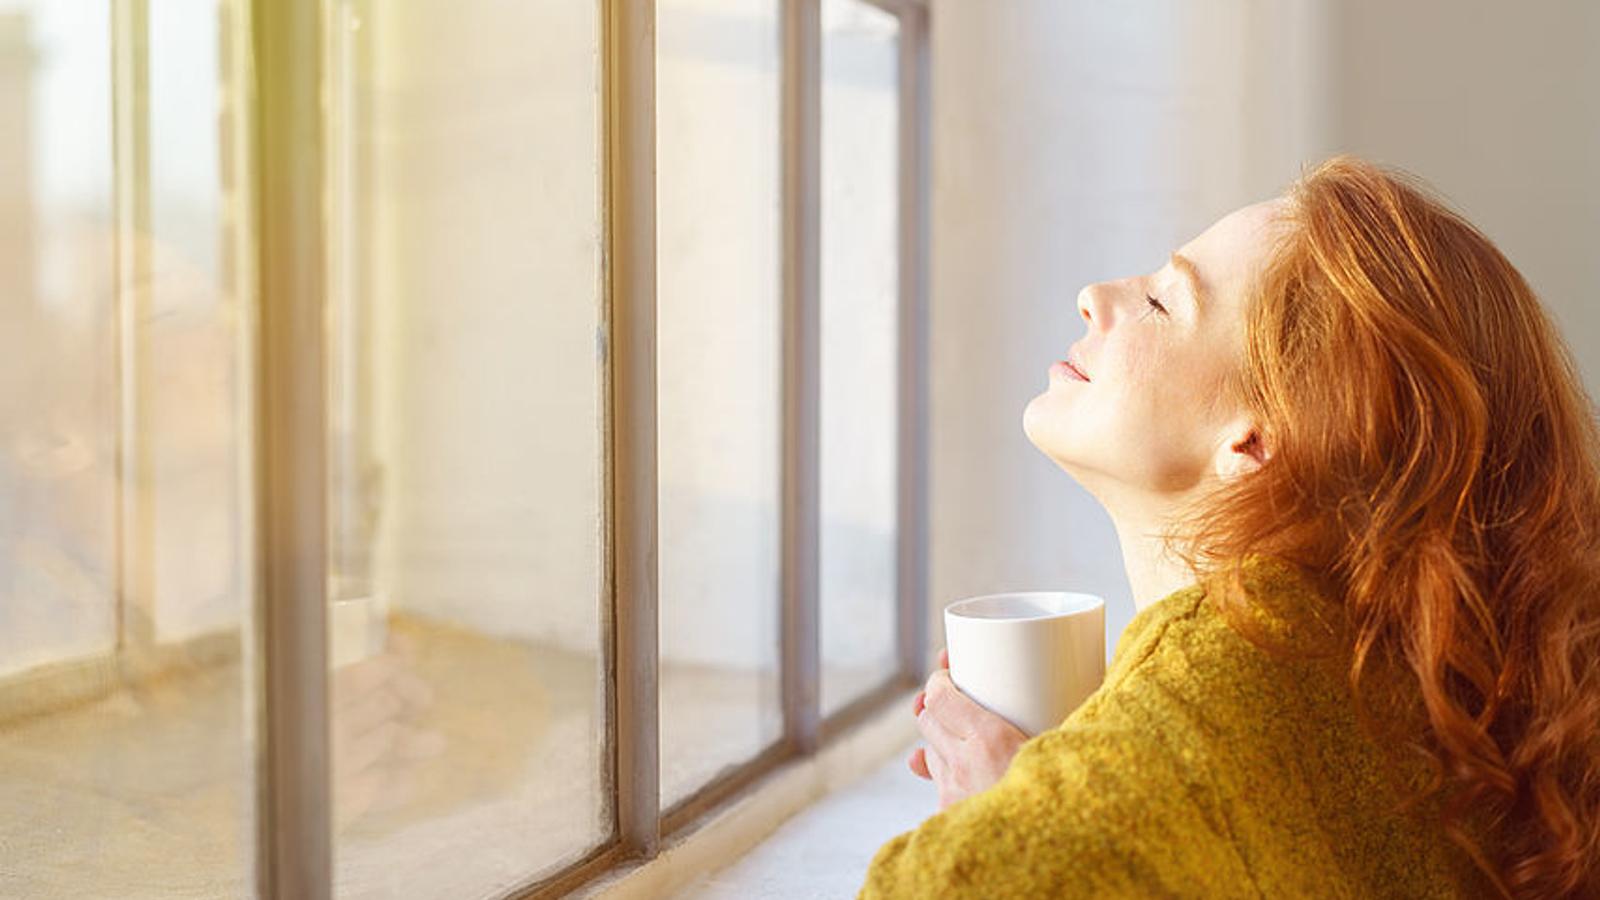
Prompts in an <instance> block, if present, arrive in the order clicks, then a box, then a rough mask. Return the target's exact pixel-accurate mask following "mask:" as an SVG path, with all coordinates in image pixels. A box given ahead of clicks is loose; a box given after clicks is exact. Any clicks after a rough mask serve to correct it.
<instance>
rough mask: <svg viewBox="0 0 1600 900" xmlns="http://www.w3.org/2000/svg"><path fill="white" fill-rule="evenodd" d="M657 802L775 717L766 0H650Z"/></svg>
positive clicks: (774, 321)
mask: <svg viewBox="0 0 1600 900" xmlns="http://www.w3.org/2000/svg"><path fill="white" fill-rule="evenodd" d="M657 22H658V26H659V35H660V36H659V40H658V45H657V54H658V56H657V73H656V104H657V106H656V127H657V137H656V152H657V155H658V160H659V166H658V169H657V189H656V190H657V197H658V209H657V213H656V215H657V220H656V221H657V229H658V234H659V248H660V256H659V263H658V268H657V273H658V274H657V277H658V285H659V286H658V292H659V293H658V303H659V310H658V312H657V324H656V331H657V340H658V342H659V346H658V351H657V352H658V353H659V357H658V363H657V373H658V376H657V377H658V382H659V399H658V403H659V410H658V426H657V427H658V429H659V431H658V435H659V451H658V452H659V465H660V501H659V502H660V509H659V515H660V535H661V537H660V541H661V549H660V553H661V556H660V560H661V562H660V576H659V577H660V582H661V583H660V596H661V614H660V615H661V619H660V623H661V624H660V627H661V675H660V685H661V802H662V805H663V806H664V807H665V806H670V805H671V804H673V803H675V802H676V801H678V800H680V799H682V798H683V797H685V796H687V795H688V794H689V793H691V792H692V791H694V790H695V789H696V788H698V787H700V786H701V785H703V784H705V783H706V782H707V781H708V780H710V779H711V778H713V777H714V776H715V775H716V774H717V773H718V772H719V771H722V770H724V769H726V768H727V767H729V766H732V765H736V764H738V763H740V762H743V761H745V760H748V759H750V758H751V757H753V756H755V755H756V754H757V753H759V752H760V751H761V750H762V749H763V748H765V747H766V746H767V745H769V744H771V743H772V742H774V741H776V740H777V739H778V737H779V736H780V735H781V733H782V730H783V714H782V704H781V701H780V699H779V696H778V652H779V650H778V648H779V638H778V614H779V599H778V529H779V517H778V509H779V507H778V499H779V490H780V485H779V461H780V458H781V456H780V452H781V451H780V447H779V444H778V438H779V433H780V427H781V410H782V404H781V396H780V390H781V384H780V376H781V374H782V347H781V343H780V337H781V334H780V330H779V315H780V310H781V307H780V294H779V278H780V265H779V258H778V249H779V240H780V235H779V221H778V214H779V200H780V196H779V188H780V184H781V182H780V179H779V171H778V165H779V148H778V68H779V66H778V4H777V2H776V0H760V2H750V0H663V2H661V3H659V4H658V5H657Z"/></svg>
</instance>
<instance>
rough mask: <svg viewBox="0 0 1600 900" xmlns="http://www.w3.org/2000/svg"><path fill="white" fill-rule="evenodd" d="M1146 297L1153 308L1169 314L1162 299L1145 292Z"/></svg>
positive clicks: (1163, 313)
mask: <svg viewBox="0 0 1600 900" xmlns="http://www.w3.org/2000/svg"><path fill="white" fill-rule="evenodd" d="M1144 299H1145V300H1147V301H1149V303H1150V308H1151V309H1154V310H1156V311H1157V312H1159V313H1161V314H1162V315H1167V308H1166V307H1165V306H1162V305H1161V301H1160V300H1157V299H1156V298H1154V297H1152V296H1150V295H1149V294H1145V295H1144Z"/></svg>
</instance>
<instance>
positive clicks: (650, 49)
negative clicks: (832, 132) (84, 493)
mask: <svg viewBox="0 0 1600 900" xmlns="http://www.w3.org/2000/svg"><path fill="white" fill-rule="evenodd" d="M110 2H111V3H112V16H113V29H114V33H113V41H112V53H113V61H112V70H111V71H112V75H113V95H112V96H113V98H114V120H115V125H114V130H113V135H114V138H113V139H114V141H115V142H116V143H117V146H116V147H115V148H114V151H113V154H114V155H113V160H114V165H113V180H114V186H115V192H116V194H115V197H114V201H113V203H114V209H115V215H116V222H117V229H118V230H117V240H116V243H115V247H116V253H117V254H118V256H117V259H116V261H115V266H116V267H117V270H118V271H119V272H123V273H129V272H132V273H137V271H138V270H139V267H140V266H141V265H143V266H146V267H147V266H148V259H146V258H144V257H143V256H141V255H140V254H142V253H143V252H144V251H141V250H139V249H138V248H139V246H140V244H139V242H138V241H137V240H135V239H134V236H135V235H136V234H137V233H138V232H139V231H140V229H141V226H147V225H148V221H149V215H150V213H149V208H150V206H149V204H150V198H149V192H150V181H149V137H150V136H149V114H148V96H147V95H148V81H149V74H148V52H149V50H148V0H110ZM594 2H596V3H598V4H599V9H600V22H601V26H600V27H601V35H600V48H601V54H600V62H599V65H600V82H601V98H602V101H601V116H600V122H599V123H597V125H598V127H599V128H600V132H601V144H600V146H601V158H602V160H603V162H602V173H601V184H600V191H599V197H600V202H601V204H602V217H603V240H604V242H605V247H604V253H603V259H604V266H603V273H602V276H603V281H602V290H603V295H602V296H603V298H604V300H603V303H602V313H601V316H602V329H603V332H604V334H605V336H606V340H605V342H604V346H605V353H604V367H603V372H602V376H601V377H602V392H603V393H602V402H603V409H604V412H603V416H602V419H603V426H602V427H603V437H604V446H605V448H606V449H605V453H606V462H605V472H604V483H603V486H604V497H603V504H602V507H603V510H604V512H603V518H604V531H603V534H604V536H605V537H604V546H603V552H602V565H603V572H604V576H603V586H602V595H601V597H600V598H598V599H599V602H600V603H601V609H602V626H603V630H604V634H605V642H604V647H603V654H602V655H603V659H604V670H605V673H606V684H605V696H606V713H607V719H606V726H605V728H606V741H605V748H604V751H603V752H604V754H605V756H606V759H607V761H608V766H607V768H608V769H609V771H608V778H607V787H608V789H609V790H610V791H611V795H612V804H611V808H612V810H613V828H612V832H611V834H610V836H609V838H608V839H607V840H606V841H604V842H603V843H601V844H600V845H598V846H596V847H595V848H594V849H593V850H591V851H590V852H589V853H588V854H587V855H586V856H584V857H582V858H580V859H578V860H577V861H575V862H573V863H571V864H569V865H566V866H564V867H563V868H561V869H559V870H557V871H555V872H553V873H547V874H540V875H539V876H537V877H536V878H535V879H534V880H531V881H530V882H528V883H527V884H525V885H523V886H521V887H519V888H516V889H514V890H512V891H511V892H510V893H508V894H507V895H506V896H507V897H516V898H543V897H554V896H560V895H563V894H565V893H568V892H570V891H572V890H575V889H578V888H581V887H582V886H584V885H585V884H587V883H589V882H592V881H594V880H595V879H596V878H598V877H600V876H602V875H604V874H607V873H609V872H611V871H613V870H614V869H616V868H617V867H619V866H620V865H622V864H624V863H628V862H636V861H639V860H649V859H651V858H654V857H655V856H657V855H658V854H659V853H660V851H661V850H662V848H663V847H664V846H665V845H666V844H667V843H668V842H670V841H672V840H676V839H681V838H682V837H683V836H684V835H686V834H687V833H688V832H690V831H692V830H693V829H694V827H695V826H696V824H697V823H699V822H701V821H703V820H704V819H705V817H707V816H708V815H710V814H713V813H715V812H716V811H718V810H720V809H724V808H726V807H727V806H728V805H729V804H731V803H732V802H733V801H734V800H736V799H738V798H740V797H742V796H744V795H745V794H747V793H749V792H751V791H753V790H756V789H758V787H759V783H760V782H761V781H762V780H763V779H764V778H765V777H766V776H769V775H770V774H771V773H773V772H774V771H776V770H777V769H779V768H781V767H783V766H785V765H787V764H792V763H795V762H796V761H801V760H806V759H810V758H813V757H815V756H816V755H817V754H818V752H819V751H820V750H821V749H823V748H824V747H828V746H833V745H837V744H838V743H839V742H840V740H841V739H842V738H843V737H844V736H845V735H846V734H847V733H848V732H850V731H851V730H852V729H854V728H856V727H857V726H858V725H860V724H861V723H863V722H864V721H866V720H868V719H870V718H872V717H873V716H874V714H876V713H879V712H881V711H882V709H883V708H884V704H885V703H886V702H887V701H889V700H891V699H893V698H897V697H899V696H901V695H902V694H903V693H904V692H905V691H906V690H908V689H910V688H912V687H914V686H915V685H917V684H918V683H920V682H921V680H922V678H923V676H924V673H925V672H926V670H927V666H928V650H929V647H928V630H929V615H928V605H927V547H928V503H927V474H928V459H927V446H928V442H927V439H926V438H927V431H928V340H929V338H928V311H927V264H928V256H927V244H928V224H927V223H928V149H927V148H928V128H929V104H928V85H929V77H928V7H927V4H926V2H925V0H859V2H863V3H866V4H868V5H871V6H874V7H877V8H879V9H881V10H883V11H885V12H887V13H889V14H891V15H893V16H895V17H896V18H897V19H898V21H899V23H900V37H899V60H898V66H899V79H898V94H899V96H898V129H899V130H898V150H897V152H898V154H899V184H898V203H899V210H898V244H899V249H898V265H899V288H898V290H899V297H898V305H899V311H898V320H897V329H898V348H899V350H898V353H899V364H898V366H897V371H898V373H899V383H898V385H897V401H898V402H897V447H896V457H897V472H896V478H897V485H896V509H897V521H898V528H897V546H896V555H897V560H896V597H895V600H894V602H895V606H896V618H897V628H896V655H897V660H898V666H897V669H896V671H895V672H894V674H893V675H892V676H890V677H889V678H887V679H885V680H884V681H883V682H882V683H881V684H879V685H877V686H875V687H873V688H871V689H870V690H869V691H868V692H867V693H865V694H864V695H862V696H861V697H859V698H857V699H855V700H854V701H852V702H851V703H850V704H849V705H847V706H846V707H844V708H843V709H841V710H839V711H837V712H836V713H834V714H833V715H831V716H828V717H826V718H823V717H822V715H821V709H820V690H819V682H820V675H821V671H820V670H821V652H820V651H821V647H820V643H819V641H820V636H819V630H818V618H819V603H818V600H819V598H818V560H819V543H820V535H819V527H820V516H819V505H820V472H819V462H820V460H819V456H820V445H819V441H818V431H819V427H818V426H819V423H820V374H821V373H820V349H821V348H820V335H821V329H820V324H821V323H820V304H821V298H820V277H819V268H820V258H819V257H820V244H821V233H820V230H821V218H820V209H819V207H820V193H821V147H820V129H821V125H822V123H821V90H822V84H821V41H822V35H821V0H779V13H780V25H779V29H780V34H779V41H780V55H781V66H780V86H779V90H780V95H781V100H780V121H779V122H778V123H777V125H778V128H779V143H780V147H781V153H782V160H781V169H780V171H781V181H782V184H781V197H782V200H781V203H782V213H781V234H782V238H781V240H782V253H781V257H782V259H781V266H782V272H781V284H782V290H781V298H782V299H781V302H782V327H783V334H782V348H783V349H782V416H781V421H782V433H783V440H782V441H781V442H780V444H781V446H782V448H783V451H782V452H783V458H782V463H781V509H780V516H781V556H780V570H781V571H780V584H781V605H782V610H781V616H780V621H781V650H780V668H781V677H780V692H781V699H782V709H783V732H782V735H781V736H780V737H779V738H778V739H777V740H776V741H774V742H773V743H771V744H769V745H768V746H767V747H765V748H764V749H763V750H761V751H760V752H758V753H757V754H756V755H755V756H753V757H752V758H750V759H748V760H746V761H745V762H743V763H741V764H740V765H738V766H736V767H734V768H733V769H731V770H729V771H727V772H725V773H723V774H722V775H720V776H718V777H717V778H715V779H713V780H711V781H710V782H708V783H706V784H704V785H702V786H701V787H700V788H698V789H697V790H696V791H695V792H694V793H692V794H690V795H689V796H688V797H686V798H684V799H682V800H680V801H678V802H677V803H675V804H673V805H672V806H670V807H667V808H662V807H661V805H660V802H659V794H660V741H659V714H660V710H659V690H658V689H659V658H658V656H659V615H658V597H659V594H658V583H657V574H658V573H657V569H656V562H657V558H658V557H657V551H658V534H657V521H656V511H657V491H656V487H657V459H656V449H655V447H656V390H655V389H656V383H655V358H656V353H655V349H656V348H655V323H656V319H655V316H656V293H655V282H656V235H655V230H656V217H655V212H656V210H655V204H656V192H655V178H656V153H655V75H656V60H655V0H594ZM218 4H219V16H220V20H219V21H220V26H219V37H220V39H221V40H222V42H223V44H224V46H223V47H222V51H221V65H222V67H223V72H222V73H221V75H222V79H223V85H224V88H225V89H224V92H223V93H224V97H223V105H224V108H223V111H222V118H221V123H222V124H221V133H222V136H223V140H222V142H221V153H222V154H223V157H224V159H223V160H222V168H223V173H224V175H223V189H224V191H226V192H228V196H227V198H226V202H227V204H228V207H229V209H230V210H231V211H232V214H233V219H232V221H233V222H234V223H236V225H237V226H240V227H228V228H227V229H226V233H225V235H224V241H225V249H224V253H225V257H226V259H225V261H224V263H223V269H222V270H223V271H224V272H225V273H227V274H226V276H225V277H226V278H228V279H230V281H231V284H232V286H233V289H235V290H236V291H238V296H239V298H240V304H241V309H242V310H244V311H245V315H244V317H243V318H244V327H243V329H242V333H243V334H244V335H246V336H247V337H245V338H244V339H242V340H241V341H240V346H239V351H240V355H241V362H240V370H241V371H244V372H247V373H249V377H248V378H246V379H244V382H245V383H244V384H243V385H242V386H241V388H240V395H241V399H242V400H248V401H249V403H247V404H243V406H244V408H245V411H244V413H242V416H241V420H240V422H239V425H240V426H241V428H243V429H250V430H251V431H252V434H251V442H250V444H249V445H248V446H247V447H246V448H245V449H244V451H243V455H244V456H245V457H246V459H245V460H244V462H243V464H242V465H243V467H244V468H245V469H247V470H248V471H247V472H242V473H241V474H242V475H245V476H247V477H249V478H251V479H253V485H254V491H253V492H251V494H252V495H253V497H250V496H247V497H244V498H243V501H244V505H243V510H244V515H245V518H246V522H245V527H244V528H243V532H244V536H243V538H242V543H243V544H244V545H245V547H246V548H248V549H250V550H253V551H254V554H255V560H254V562H255V567H254V571H253V572H251V573H250V575H249V580H248V582H247V585H248V587H249V589H250V590H249V593H250V604H249V606H248V609H249V610H250V615H249V616H248V618H247V620H246V621H245V622H244V623H243V624H242V625H241V628H242V637H241V638H240V639H239V640H242V641H243V642H245V644H244V646H245V648H247V649H245V653H246V659H245V663H246V665H245V667H244V678H245V684H244V692H245V696H246V698H247V703H248V704H252V705H253V716H254V734H255V742H254V752H255V754H256V767H255V778H256V784H255V790H254V794H255V809H254V813H255V819H256V828H255V853H254V856H253V859H252V860H251V864H252V865H253V873H252V875H251V876H250V877H251V880H253V883H254V885H255V888H256V891H257V892H258V893H259V894H260V896H262V897H266V898H296V900H300V898H305V900H318V898H328V897H331V896H332V893H333V864H332V859H333V830H332V823H331V820H330V814H331V809H332V805H331V801H332V784H331V748H330V734H329V731H330V728H329V698H328V690H329V673H328V663H329V655H328V647H327V634H328V626H329V617H328V603H329V601H330V600H331V599H334V598H333V597H331V596H330V591H329V584H328V575H329V567H330V561H329V550H330V547H331V545H332V540H331V537H332V536H331V535H330V531H329V516H328V513H329V504H330V502H331V501H330V498H329V497H328V496H327V488H326V483H327V472H328V466H329V465H330V462H332V461H331V460H330V459H329V455H330V451H329V447H328V440H327V425H328V421H329V413H330V409H329V398H328V396H327V383H328V381H327V379H328V376H329V375H330V374H331V373H330V372H329V370H328V361H327V358H326V353H325V349H324V348H325V340H326V337H327V336H326V334H325V328H326V321H325V316H326V312H327V305H328V303H329V302H330V301H332V300H336V299H338V298H336V297H334V295H333V292H332V291H330V288H331V287H336V286H335V285H330V284H329V281H330V273H329V272H328V269H327V265H326V263H327V261H328V256H327V255H328V252H329V243H328V242H329V240H330V239H336V238H338V237H339V234H338V232H337V230H336V229H334V228H332V227H331V226H330V224H329V222H328V215H327V203H328V197H327V194H326V191H325V183H326V182H327V180H328V179H329V176H330V175H336V173H333V172H330V169H329V167H330V163H332V162H333V161H332V160H330V159H329V150H330V147H329V144H328V143H327V140H326V138H327V136H328V135H327V132H328V131H329V130H330V129H331V127H336V126H330V124H329V123H328V122H327V121H326V118H325V117H326V112H325V111H324V109H323V108H322V97H321V92H322V89H323V81H324V73H325V67H326V66H327V65H328V62H329V61H328V60H327V59H326V58H325V57H326V53H325V50H326V45H325V43H324V39H325V37H326V28H327V25H328V23H327V22H326V20H325V15H326V10H325V9H324V6H325V5H328V4H325V3H324V2H323V0H218ZM307 47H313V48H317V51H316V52H312V53H305V52H304V48H307ZM334 275H335V277H336V276H337V273H334ZM119 282H120V283H121V284H123V285H130V284H131V285H141V284H144V282H145V279H139V278H131V279H130V278H126V277H124V278H121V279H119ZM124 293H125V291H119V295H118V297H117V308H118V334H117V337H116V347H117V353H118V359H117V362H116V366H117V373H118V378H119V381H118V393H119V396H121V397H122V401H121V403H122V405H121V419H122V421H121V422H120V423H119V429H118V433H119V441H120V443H119V458H118V471H119V472H120V473H121V474H122V476H123V479H124V481H123V484H124V488H123V489H122V490H119V491H118V499H117V504H118V506H117V524H118V531H117V538H116V540H117V551H118V577H117V585H116V599H117V606H118V609H117V613H116V622H117V644H116V649H115V650H114V651H113V655H116V654H123V653H126V652H129V651H133V652H136V653H139V652H144V653H148V652H150V650H151V647H150V641H149V637H148V635H146V634H143V633H141V630H140V628H139V627H138V626H139V623H138V622H137V621H133V622H130V621H128V619H129V616H128V614H129V612H130V610H131V609H133V608H134V606H136V605H137V604H138V603H140V602H146V601H148V599H149V598H148V597H146V598H144V601H141V600H140V598H139V596H137V591H136V590H134V591H133V593H134V594H135V596H130V590H133V588H136V587H137V586H138V585H139V584H140V583H145V582H147V581H148V579H147V578H142V577H140V572H141V571H143V570H144V569H148V567H149V566H151V565H153V562H152V557H151V553H150V552H149V549H150V548H149V547H148V546H146V545H145V544H140V543H138V542H139V541H146V542H148V540H149V537H148V535H147V534H145V535H144V536H142V537H141V533H143V532H147V531H148V529H145V528H141V527H139V526H140V524H141V516H142V513H141V510H140V509H139V508H138V507H137V505H136V503H137V501H136V500H135V499H133V498H130V497H126V496H124V495H126V494H127V489H126V485H127V484H138V483H142V482H141V479H142V477H143V476H144V475H145V474H147V473H146V472H145V469H146V468H147V465H148V460H147V459H146V457H147V455H148V451H147V449H146V448H145V447H144V443H145V442H146V441H147V437H148V436H147V435H146V434H145V432H146V431H147V430H148V429H141V428H139V427H137V426H138V422H137V420H138V418H139V416H137V415H136V414H137V413H138V411H139V408H140V406H141V401H140V393H139V392H140V390H141V381H140V379H139V377H138V376H139V372H140V365H139V364H140V360H141V352H142V348H141V343H140V334H139V331H138V323H139V321H140V318H139V315H138V312H139V309H140V308H142V304H141V303H140V298H139V297H131V296H123V294H124ZM246 558H248V557H246ZM130 586H132V587H130ZM130 604H132V605H133V606H130ZM235 646H238V644H235ZM114 662H115V660H114V659H108V660H102V659H99V658H96V659H93V660H87V661H85V660H78V661H69V662H67V663H64V664H63V665H62V666H60V667H55V666H52V667H51V671H50V672H48V673H39V674H40V676H41V677H43V676H45V675H48V676H50V677H52V678H58V679H59V678H61V677H63V676H66V677H68V678H69V680H75V678H73V676H70V675H68V673H69V672H77V670H79V669H84V668H87V669H93V670H98V669H99V668H102V667H103V666H105V665H109V664H114ZM30 683H32V682H30Z"/></svg>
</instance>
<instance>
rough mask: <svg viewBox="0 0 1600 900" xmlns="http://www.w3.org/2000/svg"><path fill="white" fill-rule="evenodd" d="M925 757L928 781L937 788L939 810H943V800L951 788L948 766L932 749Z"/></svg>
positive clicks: (929, 749)
mask: <svg viewBox="0 0 1600 900" xmlns="http://www.w3.org/2000/svg"><path fill="white" fill-rule="evenodd" d="M925 756H926V758H927V764H928V780H929V781H932V782H933V783H934V785H935V786H936V787H938V788H939V808H940V809H944V808H945V806H946V803H945V798H946V797H947V796H949V793H950V788H951V785H950V784H949V780H950V766H949V764H947V763H946V762H945V759H944V757H943V756H940V755H939V751H937V750H935V749H933V748H932V747H929V748H928V750H927V753H926V754H925Z"/></svg>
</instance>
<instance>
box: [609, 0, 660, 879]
mask: <svg viewBox="0 0 1600 900" xmlns="http://www.w3.org/2000/svg"><path fill="white" fill-rule="evenodd" d="M604 2H605V15H604V21H605V26H604V27H605V43H604V48H605V50H604V59H605V62H604V66H605V69H604V71H605V76H604V80H605V98H606V111H605V123H606V126H605V155H606V171H607V177H606V191H605V205H606V214H607V216H606V221H607V223H608V228H607V241H608V244H609V246H608V251H607V253H606V257H605V258H606V260H607V271H606V277H607V289H608V293H609V297H610V316H611V318H610V324H609V329H610V347H611V349H610V352H609V354H608V356H607V363H608V366H609V369H610V379H611V381H610V383H611V398H612V407H611V415H612V419H611V429H610V433H611V441H612V444H611V453H612V460H611V484H612V510H613V518H612V541H613V551H612V552H613V557H612V558H613V563H614V566H615V569H614V572H615V574H614V580H613V587H614V603H615V606H614V608H613V611H612V622H611V625H612V629H613V642H612V647H613V653H612V665H613V667H614V668H613V672H614V679H615V680H614V692H615V693H614V695H613V696H614V704H615V705H614V706H613V711H614V719H615V722H614V730H613V731H612V734H613V739H614V741H615V745H614V752H615V760H616V770H615V771H616V781H615V790H616V811H617V831H618V833H617V836H618V839H619V841H620V842H621V844H622V848H623V850H624V851H625V852H627V853H628V854H630V855H639V856H645V857H650V856H654V855H655V853H656V851H657V848H658V847H659V846H660V841H661V809H660V806H661V803H660V771H661V766H660V728H659V698H658V696H657V688H658V684H659V671H658V656H659V643H658V635H657V633H658V622H659V612H658V609H657V601H658V598H659V592H658V567H657V558H658V555H657V542H658V535H657V528H656V506H657V501H656V485H657V469H656V363H655V361H656V259H655V253H656V240H655V238H656V217H655V203H656V191H655V65H656V61H655V3H654V0H604Z"/></svg>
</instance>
